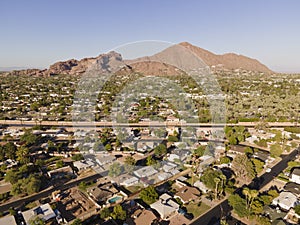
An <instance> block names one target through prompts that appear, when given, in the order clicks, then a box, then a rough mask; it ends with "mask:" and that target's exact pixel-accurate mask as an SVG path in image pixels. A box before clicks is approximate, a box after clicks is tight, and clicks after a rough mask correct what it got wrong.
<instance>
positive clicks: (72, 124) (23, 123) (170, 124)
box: [0, 120, 298, 128]
mask: <svg viewBox="0 0 300 225" xmlns="http://www.w3.org/2000/svg"><path fill="white" fill-rule="evenodd" d="M0 125H9V126H23V127H32V126H36V125H42V126H59V127H74V128H92V127H174V126H175V127H215V128H217V127H224V126H245V127H255V126H256V125H257V122H239V123H227V124H223V123H222V124H220V123H219V124H212V123H184V122H175V121H166V122H159V121H151V122H147V121H141V122H138V123H115V122H72V121H21V120H0ZM268 125H269V126H270V127H293V126H298V124H297V123H294V122H272V123H268Z"/></svg>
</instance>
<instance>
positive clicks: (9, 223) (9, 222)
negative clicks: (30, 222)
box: [0, 215, 17, 225]
mask: <svg viewBox="0 0 300 225" xmlns="http://www.w3.org/2000/svg"><path fill="white" fill-rule="evenodd" d="M0 224H3V225H17V222H16V220H15V217H14V216H11V215H10V216H5V217H1V218H0Z"/></svg>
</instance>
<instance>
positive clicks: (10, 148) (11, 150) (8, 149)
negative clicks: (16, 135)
mask: <svg viewBox="0 0 300 225" xmlns="http://www.w3.org/2000/svg"><path fill="white" fill-rule="evenodd" d="M3 151H4V153H5V156H6V157H7V158H8V159H16V152H17V147H16V146H15V145H14V143H12V142H8V143H7V144H5V145H4V147H3Z"/></svg>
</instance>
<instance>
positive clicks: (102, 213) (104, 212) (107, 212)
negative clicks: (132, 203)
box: [100, 208, 110, 219]
mask: <svg viewBox="0 0 300 225" xmlns="http://www.w3.org/2000/svg"><path fill="white" fill-rule="evenodd" d="M109 216H110V210H109V208H103V209H102V210H101V211H100V218H101V219H106V218H108V217H109Z"/></svg>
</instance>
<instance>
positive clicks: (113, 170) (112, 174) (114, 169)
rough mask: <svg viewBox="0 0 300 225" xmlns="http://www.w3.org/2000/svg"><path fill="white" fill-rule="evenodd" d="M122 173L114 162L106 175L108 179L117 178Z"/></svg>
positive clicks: (120, 168)
mask: <svg viewBox="0 0 300 225" xmlns="http://www.w3.org/2000/svg"><path fill="white" fill-rule="evenodd" d="M121 173H122V167H121V165H120V163H118V162H114V163H113V164H111V165H110V167H109V171H108V175H109V176H110V177H117V176H119V175H120V174H121Z"/></svg>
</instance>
